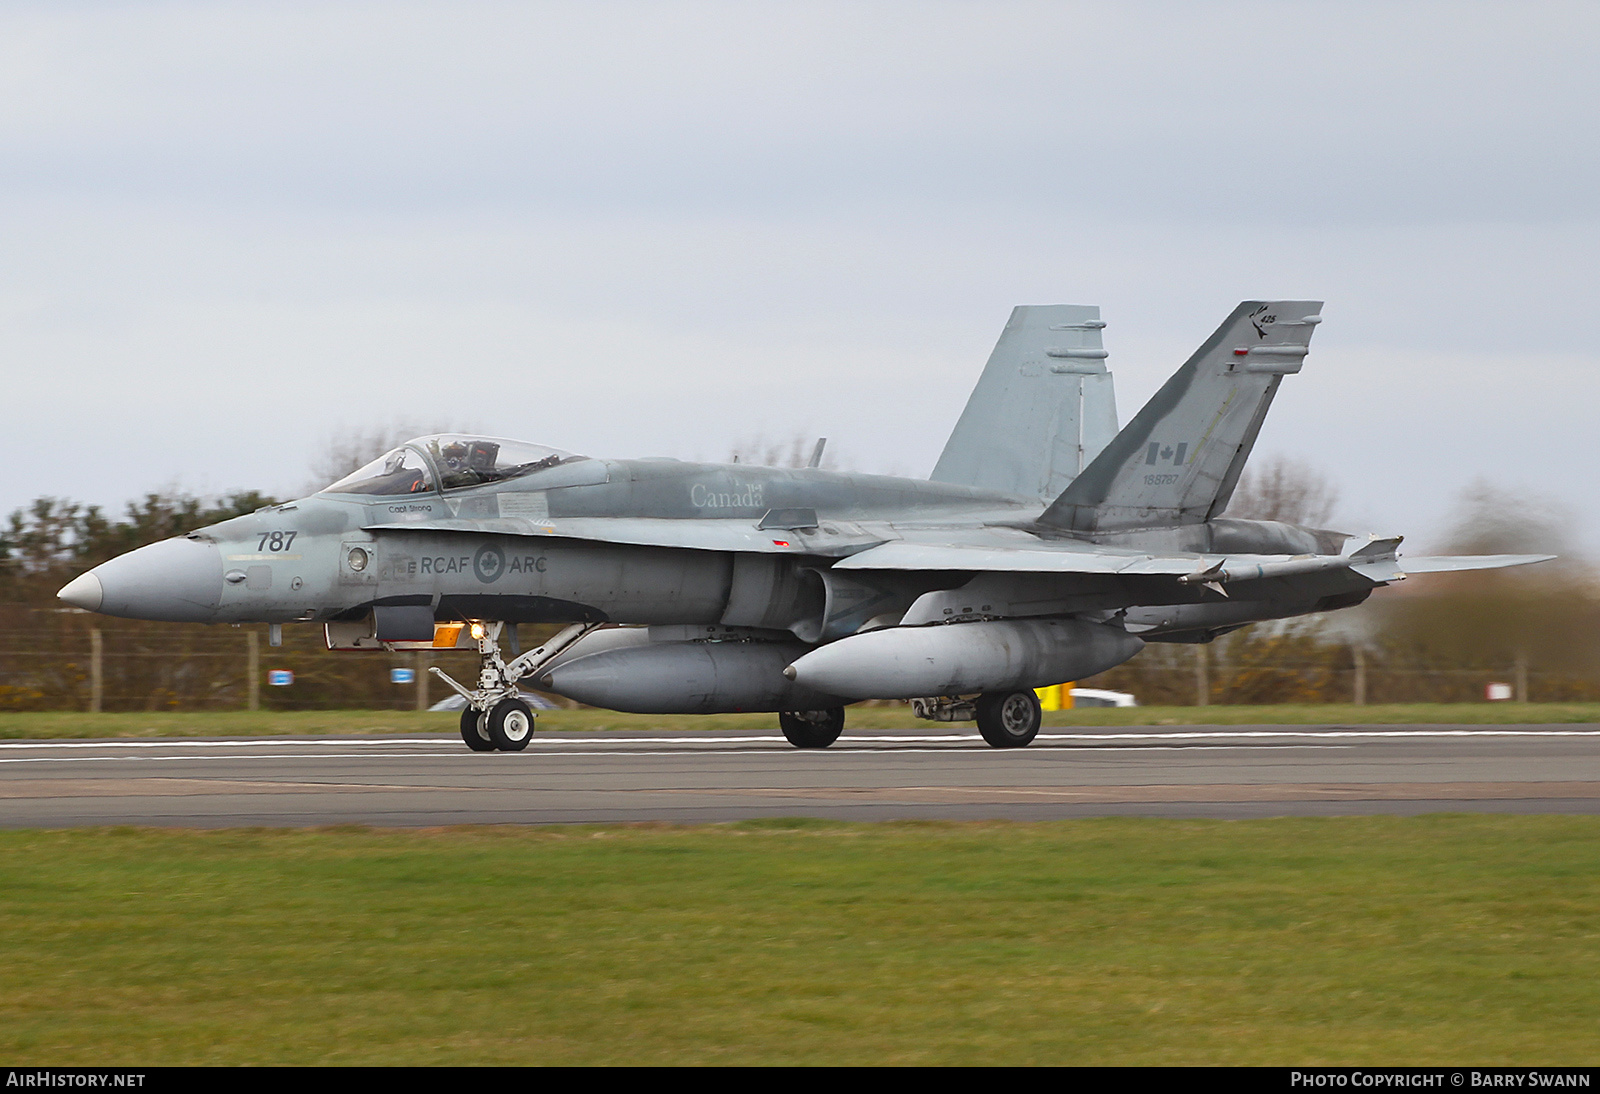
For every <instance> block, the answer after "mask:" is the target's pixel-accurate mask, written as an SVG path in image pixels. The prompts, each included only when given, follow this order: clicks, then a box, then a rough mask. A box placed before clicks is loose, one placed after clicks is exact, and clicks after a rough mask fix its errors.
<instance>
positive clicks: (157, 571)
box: [56, 539, 222, 623]
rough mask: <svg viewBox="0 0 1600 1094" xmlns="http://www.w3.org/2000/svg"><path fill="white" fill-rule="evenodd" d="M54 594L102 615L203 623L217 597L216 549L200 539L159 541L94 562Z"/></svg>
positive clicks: (219, 568) (219, 557) (213, 613)
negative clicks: (93, 566) (92, 565)
mask: <svg viewBox="0 0 1600 1094" xmlns="http://www.w3.org/2000/svg"><path fill="white" fill-rule="evenodd" d="M56 596H57V597H59V598H60V599H62V600H64V601H66V602H67V603H68V604H71V605H73V606H75V607H79V608H84V609H87V610H88V611H91V612H100V613H101V614H102V615H120V616H122V617H124V618H126V619H159V620H162V621H164V622H169V623H209V622H211V620H212V619H214V618H215V617H216V611H217V606H218V605H219V604H220V603H221V601H222V552H220V551H218V550H217V547H216V545H215V544H213V543H204V542H201V541H200V540H193V539H166V540H162V541H161V542H160V543H152V544H150V545H149V546H148V547H140V548H139V549H138V550H137V551H129V552H128V553H127V554H125V555H122V556H121V557H119V558H114V559H112V560H111V561H110V562H105V563H102V564H100V565H99V566H96V567H95V568H94V569H92V570H90V571H89V572H88V573H86V574H84V575H83V576H82V577H79V578H77V579H75V580H74V581H72V583H71V584H69V585H67V586H66V588H64V589H62V590H61V591H60V592H59V593H57V594H56Z"/></svg>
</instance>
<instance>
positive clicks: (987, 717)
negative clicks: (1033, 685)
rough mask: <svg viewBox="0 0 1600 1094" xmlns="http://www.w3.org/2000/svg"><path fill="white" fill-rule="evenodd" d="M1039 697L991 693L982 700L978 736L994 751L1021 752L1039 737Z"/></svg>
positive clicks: (1019, 693)
mask: <svg viewBox="0 0 1600 1094" xmlns="http://www.w3.org/2000/svg"><path fill="white" fill-rule="evenodd" d="M1042 717H1043V715H1042V713H1041V712H1040V709H1039V697H1038V696H1037V695H1035V694H1034V693H1033V691H1032V690H1031V689H1030V690H1028V691H991V692H985V693H984V694H982V695H980V696H978V732H979V733H981V734H983V739H984V740H985V741H988V742H989V744H990V745H991V746H993V747H994V748H1021V747H1022V746H1023V745H1026V744H1027V743H1028V742H1029V741H1031V740H1033V739H1034V737H1036V736H1038V733H1039V722H1040V719H1041V718H1042Z"/></svg>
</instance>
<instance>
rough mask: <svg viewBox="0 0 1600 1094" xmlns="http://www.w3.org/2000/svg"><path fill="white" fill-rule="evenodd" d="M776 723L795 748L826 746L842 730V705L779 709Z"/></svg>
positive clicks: (833, 740) (831, 742) (837, 737)
mask: <svg viewBox="0 0 1600 1094" xmlns="http://www.w3.org/2000/svg"><path fill="white" fill-rule="evenodd" d="M778 725H779V726H781V727H783V735H784V736H785V737H787V738H788V739H789V743H790V744H792V745H794V747H796V748H827V747H828V746H829V745H831V744H833V742H835V741H837V740H838V739H839V734H841V733H843V732H844V707H830V708H829V709H827V710H780V711H779V712H778Z"/></svg>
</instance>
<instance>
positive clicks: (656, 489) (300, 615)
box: [63, 459, 1041, 624]
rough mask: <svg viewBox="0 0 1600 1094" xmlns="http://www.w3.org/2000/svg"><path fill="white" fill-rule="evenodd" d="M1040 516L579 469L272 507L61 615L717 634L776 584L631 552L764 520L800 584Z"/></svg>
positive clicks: (739, 478) (701, 467)
mask: <svg viewBox="0 0 1600 1094" xmlns="http://www.w3.org/2000/svg"><path fill="white" fill-rule="evenodd" d="M437 481H438V478H437V477H435V479H434V482H437ZM1040 509H1041V503H1040V502H1039V501H1038V500H1037V499H1029V498H1025V497H1020V496H1017V495H1008V494H998V493H993V492H988V491H982V490H978V489H974V488H971V487H962V486H951V485H947V484H942V483H932V482H925V481H921V480H916V479H906V478H896V477H891V476H881V475H862V474H850V473H840V472H831V471H823V470H813V469H784V468H770V467H759V466H753V465H741V464H705V463H687V462H681V461H677V460H653V459H647V460H598V459H576V460H571V461H568V462H565V463H562V464H559V465H557V466H553V467H550V468H547V469H542V470H538V471H534V472H532V473H530V474H527V475H524V476H521V477H519V478H514V479H509V480H501V481H495V482H487V483H482V484H478V485H470V486H465V487H457V488H453V489H440V488H438V487H437V486H431V487H430V488H429V489H425V490H418V491H414V492H407V493H403V494H360V493H348V492H341V493H328V492H323V493H318V494H314V495H312V496H310V497H307V498H302V499H300V500H298V501H293V502H289V503H286V504H283V505H275V506H269V507H267V508H264V509H261V510H259V511H257V512H254V513H251V514H249V515H247V516H242V517H236V518H234V519H232V520H228V521H224V522H222V523H220V524H215V525H212V526H210V527H207V528H203V529H200V530H198V531H195V532H191V533H189V534H188V535H187V536H184V537H180V538H176V539H172V540H166V541H163V542H160V543H155V544H151V545H150V546H147V547H143V548H140V549H139V550H137V551H133V552H130V553H129V554H127V555H123V556H121V557H119V558H116V559H112V560H111V561H109V562H106V563H104V564H102V565H101V566H98V567H96V568H95V569H94V570H92V571H90V572H89V573H88V574H86V575H84V577H81V578H79V579H78V580H77V581H76V582H74V583H73V585H70V586H68V588H67V589H66V590H63V598H64V599H67V600H68V601H69V602H72V603H76V604H79V605H80V606H82V607H85V608H89V609H90V610H93V611H98V612H101V613H104V614H108V615H120V616H126V617H131V618H137V619H160V620H170V621H187V622H197V623H251V622H256V623H261V622H265V623H285V622H293V621H304V622H326V621H332V620H348V619H354V618H359V617H361V616H363V615H365V614H366V613H367V612H369V611H371V610H372V609H373V608H374V607H388V606H427V607H429V608H430V609H432V611H433V613H434V615H435V617H436V618H438V619H441V620H447V619H498V620H505V621H508V622H519V623H522V622H525V623H535V622H537V623H546V622H551V623H553V622H579V621H607V622H619V623H640V624H700V623H718V622H722V621H724V619H725V617H726V616H727V614H728V611H729V608H730V603H731V602H733V601H736V600H737V599H738V598H739V596H740V594H744V595H745V596H746V597H748V596H749V595H750V594H751V593H752V591H753V590H752V589H750V588H742V587H741V586H749V585H750V584H751V581H752V580H756V581H767V582H769V583H771V582H772V581H773V575H772V574H771V573H769V572H767V571H769V570H771V569H772V567H771V566H770V565H767V564H765V563H763V564H762V565H756V566H751V565H740V562H739V556H740V555H741V554H743V553H744V552H741V551H739V550H737V549H730V550H718V549H715V547H714V542H715V536H714V535H713V536H712V537H711V542H710V543H708V544H707V546H701V547H682V546H671V545H662V544H660V543H649V542H626V540H627V539H629V538H632V539H634V540H649V539H652V538H657V539H659V538H663V537H662V536H660V535H657V536H652V535H650V534H648V533H649V532H650V531H651V530H655V531H658V532H659V531H660V530H661V529H662V528H666V529H667V530H668V533H667V535H666V536H665V538H668V539H672V540H674V541H681V540H683V539H685V538H687V539H688V540H690V541H693V540H694V539H695V538H696V537H695V536H693V535H690V536H687V537H685V536H684V535H682V534H679V533H682V532H685V531H693V530H698V531H701V532H706V531H708V530H710V529H713V528H716V527H719V526H720V524H721V522H729V523H732V524H733V525H735V526H736V527H738V528H740V529H750V528H752V527H753V526H754V525H755V524H756V523H757V522H760V521H762V519H763V518H764V517H768V518H770V519H773V520H774V521H775V524H774V526H773V527H771V528H768V529H766V530H765V533H764V534H765V535H766V538H767V539H768V540H769V541H770V544H764V553H763V559H764V560H776V561H781V562H782V563H784V566H783V568H784V569H786V570H797V569H803V568H804V567H806V566H813V567H814V566H818V565H822V566H825V565H826V564H827V562H828V560H829V559H831V558H837V557H840V556H841V555H842V554H845V553H848V552H849V551H850V550H852V549H862V548H865V547H867V546H870V545H872V544H874V543H878V542H882V541H883V539H885V538H889V537H891V536H892V535H893V531H892V527H893V526H894V525H895V524H896V523H903V522H908V521H911V522H916V523H917V524H919V525H927V524H929V523H930V522H931V523H934V524H948V525H950V526H951V527H960V526H978V525H982V524H984V523H986V522H994V521H1025V520H1028V519H1030V518H1031V517H1033V516H1035V515H1037V513H1038V512H1039V510H1040ZM797 514H798V515H797ZM774 515H775V516H774ZM785 518H787V519H785ZM813 518H814V519H813ZM658 522H672V523H671V524H670V525H662V524H660V523H658ZM808 523H809V524H810V526H802V525H806V524H808ZM779 525H788V526H785V527H779ZM691 526H693V527H692V528H691ZM641 529H644V530H645V531H643V532H641ZM618 538H620V539H621V540H623V541H621V542H619V541H618ZM780 543H781V544H783V546H779V544H780ZM732 546H735V547H737V544H733V545H732ZM754 570H760V571H762V572H761V573H760V574H752V573H745V572H744V571H754ZM776 583H777V584H778V585H781V584H782V582H781V580H779V581H777V582H776ZM776 591H777V592H778V593H779V595H781V594H782V590H781V589H779V590H776ZM808 593H809V595H810V596H811V597H812V598H813V599H814V598H815V597H816V596H820V595H822V590H821V589H820V587H818V588H813V589H809V590H808V589H806V588H798V587H797V588H796V589H794V590H792V595H791V599H795V600H796V601H797V602H798V601H799V600H803V599H805V598H806V597H807V595H808ZM787 610H788V609H787V608H782V609H780V611H779V613H778V614H783V612H784V611H787ZM795 610H796V611H798V606H796V607H795Z"/></svg>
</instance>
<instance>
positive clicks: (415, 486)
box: [322, 433, 584, 495]
mask: <svg viewBox="0 0 1600 1094" xmlns="http://www.w3.org/2000/svg"><path fill="white" fill-rule="evenodd" d="M583 458H584V457H582V456H575V455H573V454H572V453H571V452H563V451H561V450H560V449H559V448H546V447H545V446H544V445H542V444H529V443H528V442H527V441H509V440H505V439H503V438H500V437H473V436H470V435H467V434H464V433H435V434H434V435H433V436H431V437H418V438H417V439H416V440H413V441H407V442H406V443H405V444H403V445H401V446H400V447H399V448H396V449H395V450H394V451H392V452H387V453H385V454H384V455H382V456H379V457H378V458H377V459H375V460H373V461H372V462H371V463H369V464H367V465H366V466H365V467H362V468H360V469H358V470H356V471H352V472H351V473H350V474H348V475H346V476H345V477H344V478H342V479H340V480H339V481H338V482H336V483H334V484H333V485H332V486H329V487H327V488H326V489H324V490H323V491H322V492H323V493H324V494H385V495H388V494H424V493H430V492H432V491H433V490H434V489H435V488H436V486H437V488H438V489H442V490H454V489H459V488H461V487H464V486H478V485H480V484H482V483H486V482H500V481H502V480H504V479H514V478H519V477H520V476H522V475H530V474H532V473H533V472H535V471H542V470H544V469H545V468H547V467H555V466H556V465H558V464H563V463H570V462H571V461H573V460H581V459H583Z"/></svg>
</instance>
